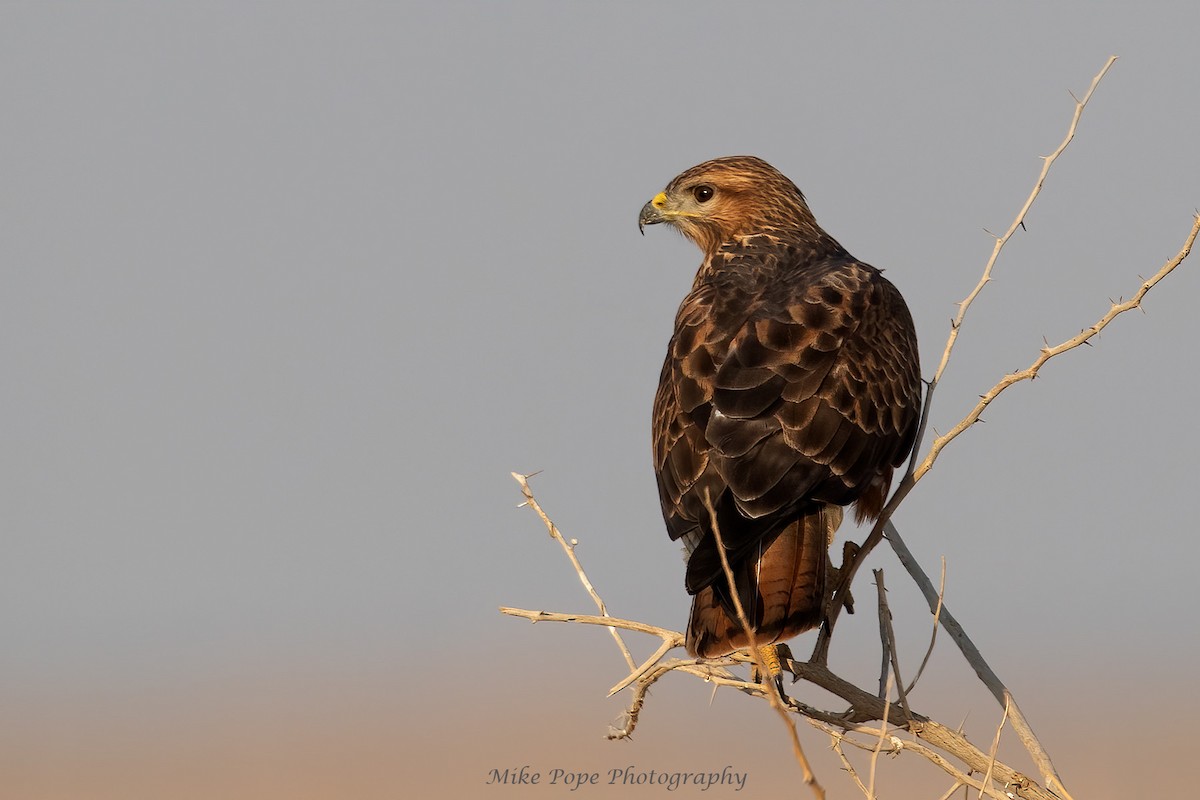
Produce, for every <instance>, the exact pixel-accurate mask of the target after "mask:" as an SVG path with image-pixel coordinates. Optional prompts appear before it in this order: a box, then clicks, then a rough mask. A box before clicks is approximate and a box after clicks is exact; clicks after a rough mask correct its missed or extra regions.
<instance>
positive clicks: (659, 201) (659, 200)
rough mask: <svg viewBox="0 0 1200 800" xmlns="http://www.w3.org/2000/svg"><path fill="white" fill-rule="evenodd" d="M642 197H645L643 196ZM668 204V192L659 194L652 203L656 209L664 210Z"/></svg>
mask: <svg viewBox="0 0 1200 800" xmlns="http://www.w3.org/2000/svg"><path fill="white" fill-rule="evenodd" d="M642 196H643V197H645V195H642ZM666 204H667V193H666V192H659V193H658V194H656V195H654V199H653V200H651V201H650V205H652V206H654V207H655V208H662V207H663V206H665V205H666Z"/></svg>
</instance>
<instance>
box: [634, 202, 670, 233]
mask: <svg viewBox="0 0 1200 800" xmlns="http://www.w3.org/2000/svg"><path fill="white" fill-rule="evenodd" d="M666 204H667V194H666V192H659V193H658V194H656V195H655V196H654V199H653V200H651V201H650V202H649V203H646V205H644V206H642V210H641V212H640V213H639V214H638V232H639V233H641V234H642V236H645V235H646V230H645V228H646V226H647V225H657V224H658V223H660V222H666V221H667V218H666V217H664V216H663V212H662V209H663V207H664V206H665V205H666Z"/></svg>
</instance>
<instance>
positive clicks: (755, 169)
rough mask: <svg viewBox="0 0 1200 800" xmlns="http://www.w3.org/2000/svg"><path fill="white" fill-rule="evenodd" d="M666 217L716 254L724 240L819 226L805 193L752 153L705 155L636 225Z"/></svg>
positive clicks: (649, 205)
mask: <svg viewBox="0 0 1200 800" xmlns="http://www.w3.org/2000/svg"><path fill="white" fill-rule="evenodd" d="M661 222H665V223H667V224H669V225H671V226H673V227H674V228H675V229H676V230H678V231H679V232H680V233H682V234H683V235H684V236H686V237H687V238H689V239H691V240H692V241H693V242H695V243H696V244H697V245H698V246H699V247H700V249H701V250H703V251H704V252H705V254H706V255H712V254H713V253H715V252H716V251H717V249H718V248H720V247H721V245H722V244H724V243H725V242H729V241H732V240H734V239H736V238H738V237H741V236H748V235H752V234H755V233H761V232H764V231H768V230H780V229H795V228H798V227H809V226H811V227H812V228H813V229H816V230H819V229H818V228H817V227H816V221H815V220H814V219H813V216H812V212H811V211H809V209H808V204H807V203H805V202H804V195H803V194H801V193H800V190H799V189H798V188H796V185H795V184H794V183H792V182H791V181H790V180H788V179H787V177H786V176H785V175H784V174H783V173H781V172H780V171H779V170H777V169H775V168H774V167H772V166H771V165H770V164H768V163H767V162H765V161H763V160H762V159H761V158H755V157H754V156H728V157H726V158H717V159H713V160H712V161H705V162H704V163H703V164H697V165H696V166H694V167H692V168H691V169H689V170H686V171H684V172H682V173H680V174H679V176H678V177H676V178H675V179H674V180H673V181H671V182H670V183H669V184H667V188H666V189H664V190H663V191H661V192H659V193H658V194H657V195H655V196H654V199H653V200H651V201H650V202H649V203H646V205H644V206H642V211H641V213H640V214H638V229H639V230H641V231H642V232H643V233H645V227H646V226H647V225H657V224H659V223H661Z"/></svg>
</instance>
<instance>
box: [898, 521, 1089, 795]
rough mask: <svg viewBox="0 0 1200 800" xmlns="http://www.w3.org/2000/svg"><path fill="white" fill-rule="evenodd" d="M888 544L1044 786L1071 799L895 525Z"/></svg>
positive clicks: (1013, 701) (1005, 689)
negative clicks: (1006, 720)
mask: <svg viewBox="0 0 1200 800" xmlns="http://www.w3.org/2000/svg"><path fill="white" fill-rule="evenodd" d="M887 535H888V542H889V543H891V545H892V549H893V550H894V551H895V552H896V557H897V558H899V559H900V563H901V564H903V565H904V568H905V569H906V570H908V574H909V575H911V576H912V579H913V582H914V583H916V584H917V588H918V589H920V590H921V594H922V595H923V596H924V597H925V602H926V603H928V604H929V607H930V608H931V609H932V608H937V609H938V619H939V620H940V622H941V625H942V627H943V628H944V629H945V630H946V633H948V634H949V635H950V638H951V639H953V640H954V643H955V644H956V645H958V649H959V651H960V652H961V653H962V654H963V658H965V659H966V660H967V663H968V664H970V665H971V669H973V670H975V674H976V675H977V676H978V677H979V680H980V681H981V682H982V683H983V685H984V686H986V687H987V689H988V691H990V692H991V693H992V696H993V697H995V698H996V702H998V703H999V704H1000V705H1001V706H1002V707H1003V708H1005V709H1006V714H1007V715H1008V716H1009V717H1010V718H1011V720H1010V724H1011V725H1012V727H1013V731H1015V732H1016V734H1017V738H1018V739H1020V740H1021V744H1022V745H1024V746H1025V749H1026V751H1027V752H1028V753H1029V755H1030V757H1031V758H1032V759H1033V762H1034V764H1036V765H1037V768H1038V771H1039V772H1040V773H1041V775H1042V780H1044V781H1045V782H1046V786H1047V787H1049V788H1051V789H1054V790H1055V791H1056V792H1057V793H1058V794H1059V795H1061V796H1063V797H1065V798H1068V800H1070V797H1071V795H1070V793H1068V792H1067V790H1066V787H1064V786H1063V785H1062V779H1061V778H1059V777H1058V772H1057V771H1056V770H1055V769H1054V764H1053V762H1051V760H1050V755H1049V754H1048V753H1047V752H1046V749H1045V748H1044V747H1042V743H1041V742H1040V741H1038V738H1037V736H1035V735H1034V733H1033V728H1032V727H1031V726H1030V725H1029V722H1028V721H1027V720H1026V719H1025V715H1024V714H1023V713H1021V709H1020V707H1019V706H1018V705H1017V701H1016V698H1014V697H1013V696H1012V693H1011V692H1009V691H1008V687H1007V686H1005V685H1004V683H1003V681H1001V680H1000V678H999V676H997V675H996V673H995V672H994V671H993V670H992V668H991V667H990V666H989V665H988V663H987V661H986V660H984V657H983V654H982V653H980V652H979V648H977V647H976V646H975V643H974V642H972V641H971V637H969V636H967V632H966V631H965V630H964V629H963V627H962V625H960V624H959V622H958V620H957V619H955V617H954V615H953V614H951V613H950V609H948V608H946V606H945V603H944V602H943V600H942V598H941V594H940V593H939V592H937V591H935V590H934V588H933V582H932V581H931V580H929V576H928V575H926V574H925V571H924V570H923V569H921V565H920V564H918V563H917V560H916V559H915V558H913V554H912V552H911V551H910V550H909V549H908V545H906V544H905V543H904V537H902V536H901V535H900V531H899V530H897V529H896V526H895V525H892V524H891V523H889V524H888V529H887Z"/></svg>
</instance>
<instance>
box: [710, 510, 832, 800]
mask: <svg viewBox="0 0 1200 800" xmlns="http://www.w3.org/2000/svg"><path fill="white" fill-rule="evenodd" d="M704 507H705V509H706V510H707V511H708V515H709V519H710V521H711V523H712V532H713V536H714V537H716V540H717V554H718V555H720V557H721V569H722V570H724V572H725V580H726V581H727V582H728V585H729V595H730V597H732V598H733V605H734V608H736V609H737V615H738V621H739V622H741V623H742V630H743V631H745V632H746V640H747V641H748V642H749V643H750V653H751V654H752V655H753V657H754V664H755V666H757V667H758V674H759V676H760V677H761V678H762V682H763V684H764V685H765V686H767V687H768V688H767V691H766V696H767V700H768V701H769V702H770V704H771V708H773V709H775V712H776V713H777V714H779V718H780V719H781V720H783V724H784V725H785V726H786V727H787V730H788V734H789V736H790V737H791V740H792V754H793V755H794V756H795V757H796V763H798V764H799V765H800V770H801V771H802V772H803V773H804V783H805V784H807V785H808V786H809V787H810V788H811V789H812V792H813V794H814V795H815V796H816V797H817V800H825V788H824V787H823V786H821V783H820V781H818V780H817V776H816V775H815V774H814V773H813V771H812V767H811V766H810V765H809V763H808V756H806V755H805V754H804V748H803V747H802V746H801V744H800V735H799V734H798V733H796V725H795V723H793V722H792V720H791V718H790V717H788V712H787V709H786V708H785V707H784V705H783V698H782V697H780V696H779V691H778V688H777V687H776V686H775V679H774V678H775V676H773V675H771V672H770V670H768V669H767V665H766V664H764V663H763V660H762V653H761V651H759V649H758V638H757V637H756V636H755V635H754V626H753V625H751V624H750V620H749V618H747V617H746V609H744V608H742V601H741V598H740V597H739V596H738V590H737V583H736V582H735V581H734V578H733V570H732V569H731V568H730V566H729V558H728V556H727V555H726V553H725V542H724V540H723V539H721V526H720V525H719V524H718V522H717V511H716V509H714V508H713V504H712V498H711V497H709V495H708V493H707V492H705V494H704Z"/></svg>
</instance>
